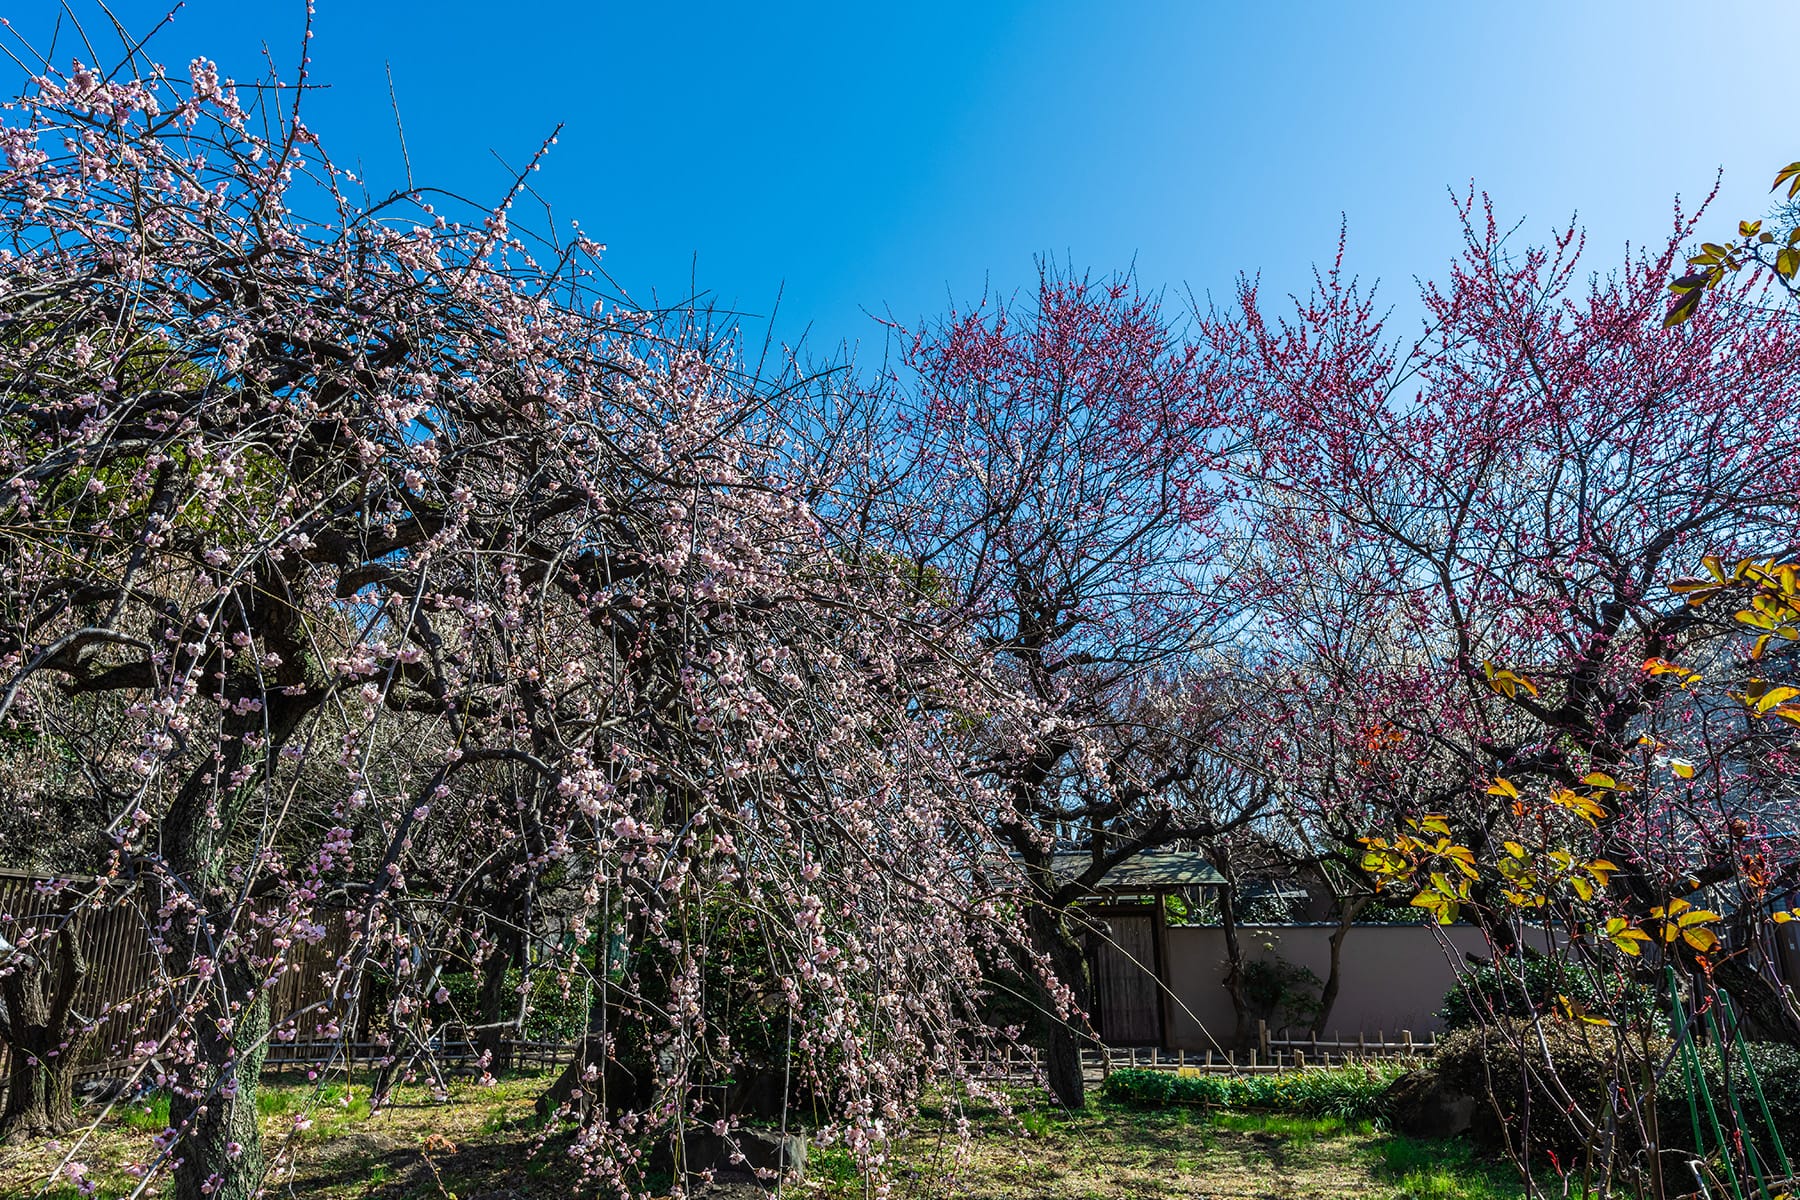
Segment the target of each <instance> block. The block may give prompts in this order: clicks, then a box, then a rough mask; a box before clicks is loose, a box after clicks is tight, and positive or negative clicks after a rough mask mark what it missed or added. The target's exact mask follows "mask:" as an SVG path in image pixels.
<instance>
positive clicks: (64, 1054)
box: [0, 915, 90, 1145]
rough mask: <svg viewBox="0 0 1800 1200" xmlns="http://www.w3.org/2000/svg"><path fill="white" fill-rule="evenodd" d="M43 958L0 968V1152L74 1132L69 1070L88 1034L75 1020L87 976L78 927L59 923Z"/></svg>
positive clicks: (73, 921)
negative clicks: (7, 1061)
mask: <svg viewBox="0 0 1800 1200" xmlns="http://www.w3.org/2000/svg"><path fill="white" fill-rule="evenodd" d="M43 954H44V955H45V956H47V957H50V958H53V960H54V965H52V964H51V963H49V962H46V961H44V959H43V958H40V957H39V956H38V955H37V954H20V955H17V956H16V957H15V960H14V961H13V962H11V963H7V964H5V965H3V966H0V971H8V970H9V969H10V973H8V974H6V975H5V977H4V978H3V979H0V1040H4V1041H5V1043H6V1045H7V1047H8V1048H9V1049H10V1050H11V1052H12V1055H11V1070H10V1072H9V1073H8V1077H7V1088H6V1108H5V1110H4V1111H3V1112H0V1145H8V1144H11V1143H14V1142H19V1141H23V1140H25V1139H26V1138H34V1137H54V1136H58V1135H61V1134H64V1133H67V1132H68V1131H69V1130H70V1129H72V1128H74V1125H75V1064H76V1062H77V1060H78V1058H79V1056H80V1053H81V1049H82V1045H83V1043H84V1042H86V1040H87V1038H88V1034H89V1032H90V1031H89V1030H87V1029H86V1028H84V1027H83V1026H82V1024H81V1021H80V1018H79V1017H78V1016H77V1015H76V1013H75V1008H74V1004H75V995H76V993H77V992H78V991H79V990H80V988H81V984H82V982H83V981H84V980H85V979H86V978H87V975H88V961H87V956H86V954H85V953H84V951H83V949H82V946H81V928H80V920H79V918H78V917H76V916H73V915H71V916H68V917H66V918H64V919H63V924H62V927H61V929H60V930H58V932H57V934H56V936H55V937H53V938H52V939H50V941H49V943H48V945H47V947H46V948H45V949H44V950H43Z"/></svg>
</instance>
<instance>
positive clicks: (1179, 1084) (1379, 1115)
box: [1100, 1065, 1405, 1121]
mask: <svg viewBox="0 0 1800 1200" xmlns="http://www.w3.org/2000/svg"><path fill="white" fill-rule="evenodd" d="M1404 1073H1405V1072H1404V1069H1403V1068H1401V1067H1397V1066H1386V1065H1383V1066H1375V1065H1368V1066H1357V1067H1334V1068H1331V1069H1329V1070H1321V1071H1284V1072H1282V1073H1280V1074H1274V1073H1270V1074H1262V1075H1178V1074H1176V1073H1175V1072H1174V1071H1147V1070H1127V1071H1114V1072H1113V1073H1112V1074H1111V1075H1109V1076H1107V1078H1106V1082H1105V1083H1103V1084H1101V1085H1100V1094H1101V1095H1102V1096H1104V1097H1105V1098H1106V1099H1108V1100H1113V1101H1116V1102H1118V1103H1120V1104H1130V1105H1133V1106H1135V1107H1138V1108H1164V1107H1167V1106H1169V1105H1174V1104H1203V1105H1208V1106H1212V1107H1217V1108H1261V1109H1271V1110H1273V1111H1276V1112H1291V1113H1300V1114H1302V1115H1304V1116H1313V1117H1340V1118H1342V1119H1343V1120H1346V1121H1365V1120H1366V1121H1379V1120H1383V1119H1385V1118H1386V1116H1387V1100H1386V1092H1387V1088H1388V1085H1389V1084H1391V1083H1393V1081H1394V1080H1395V1079H1397V1078H1398V1077H1399V1076H1400V1075H1402V1074H1404Z"/></svg>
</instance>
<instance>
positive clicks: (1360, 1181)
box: [813, 1101, 1523, 1200]
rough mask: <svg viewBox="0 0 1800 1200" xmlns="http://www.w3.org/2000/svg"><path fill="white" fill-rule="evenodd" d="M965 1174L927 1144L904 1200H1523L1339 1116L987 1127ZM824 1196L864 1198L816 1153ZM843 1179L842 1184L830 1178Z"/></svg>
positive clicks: (1444, 1148) (1074, 1119)
mask: <svg viewBox="0 0 1800 1200" xmlns="http://www.w3.org/2000/svg"><path fill="white" fill-rule="evenodd" d="M974 1126H975V1138H974V1140H973V1142H972V1143H971V1144H970V1146H969V1147H968V1149H967V1152H966V1156H965V1157H964V1159H963V1161H962V1162H961V1163H960V1164H959V1163H958V1162H957V1147H956V1145H955V1143H954V1142H953V1141H951V1140H948V1139H946V1140H941V1141H935V1142H934V1141H932V1140H931V1139H918V1140H915V1141H914V1142H912V1143H910V1144H909V1145H908V1146H907V1147H905V1148H904V1150H903V1152H902V1153H901V1154H900V1155H899V1162H900V1174H901V1179H902V1182H901V1185H900V1186H899V1187H897V1188H896V1189H895V1191H896V1193H897V1194H898V1195H900V1196H906V1197H926V1196H932V1197H936V1196H957V1197H968V1198H970V1200H1031V1198H1036V1197H1045V1198H1047V1200H1155V1198H1159V1197H1170V1198H1173V1197H1182V1198H1184V1200H1211V1198H1214V1197H1217V1198H1220V1200H1224V1198H1231V1200H1237V1198H1240V1197H1241V1198H1243V1200H1252V1198H1255V1200H1265V1198H1279V1200H1287V1198H1289V1197H1293V1198H1296V1200H1297V1198H1300V1197H1314V1196H1321V1197H1322V1196H1346V1197H1348V1196H1356V1197H1370V1198H1389V1197H1391V1198H1393V1200H1400V1198H1402V1197H1406V1198H1411V1200H1501V1198H1503V1197H1504V1198H1509V1200H1510V1198H1511V1197H1518V1196H1522V1195H1523V1189H1522V1188H1521V1187H1520V1186H1519V1183H1518V1176H1517V1175H1516V1173H1515V1172H1514V1171H1513V1169H1512V1168H1511V1167H1510V1166H1508V1165H1506V1164H1503V1163H1488V1162H1483V1161H1481V1160H1480V1159H1478V1158H1476V1157H1475V1156H1474V1155H1473V1153H1471V1152H1470V1150H1469V1149H1468V1148H1467V1147H1466V1146H1464V1145H1463V1144H1461V1143H1455V1142H1418V1141H1414V1140H1412V1139H1410V1138H1403V1137H1396V1136H1393V1135H1391V1134H1387V1133H1384V1132H1382V1131H1380V1130H1378V1129H1376V1128H1375V1127H1373V1126H1372V1125H1370V1124H1369V1123H1367V1122H1350V1121H1345V1120H1342V1119H1340V1118H1336V1117H1301V1116H1291V1115H1285V1114H1279V1113H1261V1112H1241V1111H1239V1112H1232V1111H1220V1110H1214V1111H1211V1112H1209V1111H1207V1110H1203V1109H1198V1108H1172V1109H1163V1110H1150V1111H1145V1110H1142V1109H1133V1108H1127V1107H1124V1106H1121V1105H1116V1104H1112V1103H1109V1102H1106V1101H1099V1102H1095V1103H1093V1104H1091V1105H1090V1106H1089V1108H1088V1109H1087V1110H1086V1111H1085V1112H1081V1113H1075V1114H1064V1113H1061V1112H1057V1111H1054V1110H1048V1109H1038V1110H1029V1109H1027V1110H1024V1111H1022V1112H1020V1113H1019V1114H1018V1115H1017V1116H1015V1117H1012V1118H1006V1117H1000V1116H998V1115H994V1114H990V1115H987V1116H984V1117H981V1118H979V1119H977V1120H976V1121H975V1122H974ZM814 1160H815V1162H816V1164H817V1166H816V1168H815V1170H814V1172H813V1176H814V1180H813V1183H814V1186H815V1187H817V1188H818V1189H819V1190H821V1191H824V1192H826V1193H828V1194H829V1193H833V1192H834V1191H835V1193H836V1194H839V1195H851V1194H860V1189H859V1188H855V1187H854V1186H847V1185H848V1184H849V1181H848V1180H844V1179H842V1176H843V1175H845V1174H847V1173H848V1172H847V1171H846V1170H845V1169H844V1166H843V1165H842V1164H840V1163H838V1162H837V1161H836V1160H835V1159H834V1158H833V1157H832V1156H831V1155H830V1154H829V1153H827V1154H824V1155H821V1154H819V1153H817V1152H815V1154H814ZM829 1175H837V1176H839V1179H838V1180H836V1181H835V1182H834V1181H833V1180H831V1179H828V1178H826V1176H829Z"/></svg>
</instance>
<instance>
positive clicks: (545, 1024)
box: [444, 967, 588, 1042]
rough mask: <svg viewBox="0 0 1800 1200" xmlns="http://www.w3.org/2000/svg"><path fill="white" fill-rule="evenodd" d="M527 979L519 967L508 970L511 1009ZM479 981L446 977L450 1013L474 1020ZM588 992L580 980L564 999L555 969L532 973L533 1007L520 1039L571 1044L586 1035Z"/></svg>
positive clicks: (464, 975)
mask: <svg viewBox="0 0 1800 1200" xmlns="http://www.w3.org/2000/svg"><path fill="white" fill-rule="evenodd" d="M524 978H525V976H524V973H523V972H521V971H520V970H519V969H518V968H517V967H508V968H507V969H506V996H507V1004H508V1008H509V1015H510V1013H511V1011H512V1009H511V1006H512V1005H513V1004H516V1003H517V998H518V994H519V985H520V983H521V982H523V980H524ZM480 986H481V985H480V979H479V978H478V977H477V976H476V975H475V974H474V973H472V972H466V971H465V972H459V973H457V974H454V975H446V976H444V990H445V991H447V992H448V993H449V994H450V1001H449V1007H448V1011H450V1012H455V1013H460V1014H462V1015H463V1016H464V1017H465V1018H472V1017H473V1016H474V1014H475V1013H476V1012H477V1010H478V1008H479V1005H478V1003H477V1000H476V995H477V993H478V992H479V990H480ZM587 1019H588V1006H587V989H585V988H584V987H582V984H581V979H580V978H579V977H577V978H575V979H574V980H573V981H572V982H571V983H570V985H569V992H568V995H567V996H565V995H563V981H562V976H561V975H560V974H559V973H558V972H557V971H555V970H554V969H551V968H547V967H540V968H539V969H538V970H536V971H534V972H533V973H532V977H531V995H530V1003H529V1004H528V1006H527V1009H526V1013H525V1026H524V1028H523V1029H522V1030H521V1031H520V1034H519V1036H520V1039H521V1040H523V1041H527V1042H571V1041H575V1040H577V1039H579V1038H580V1037H581V1035H582V1034H583V1033H585V1032H586V1031H587Z"/></svg>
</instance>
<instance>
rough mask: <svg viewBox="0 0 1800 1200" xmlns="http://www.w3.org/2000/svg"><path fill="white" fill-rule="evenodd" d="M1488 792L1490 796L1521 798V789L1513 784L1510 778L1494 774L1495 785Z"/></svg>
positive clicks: (1511, 798)
mask: <svg viewBox="0 0 1800 1200" xmlns="http://www.w3.org/2000/svg"><path fill="white" fill-rule="evenodd" d="M1487 794H1488V795H1490V796H1505V797H1507V798H1508V799H1510V800H1517V799H1518V798H1519V789H1518V788H1516V787H1514V786H1513V783H1512V781H1511V780H1510V779H1502V778H1500V777H1499V776H1498V775H1496V776H1494V786H1493V787H1490V788H1489V789H1488V790H1487Z"/></svg>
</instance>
